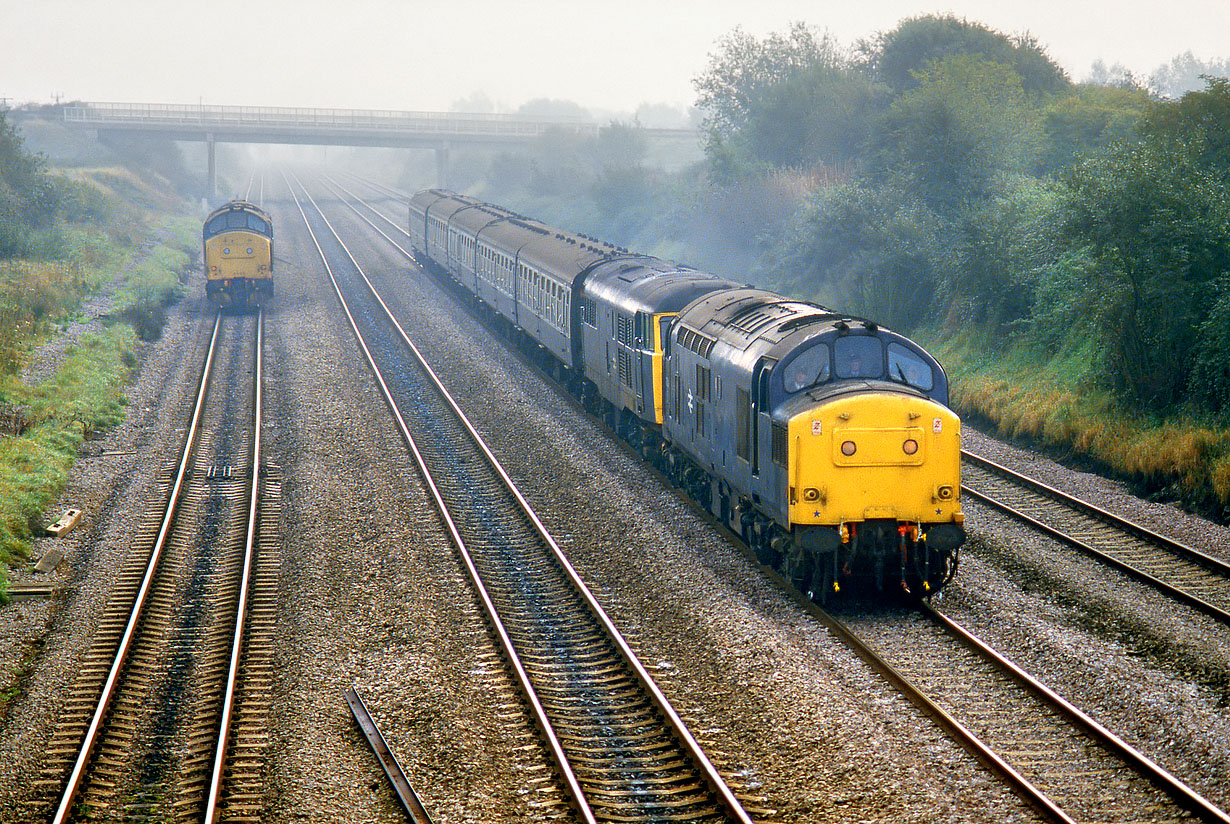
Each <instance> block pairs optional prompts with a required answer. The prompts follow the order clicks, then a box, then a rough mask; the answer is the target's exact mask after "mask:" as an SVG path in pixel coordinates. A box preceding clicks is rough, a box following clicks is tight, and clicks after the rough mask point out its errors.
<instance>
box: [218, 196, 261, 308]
mask: <svg viewBox="0 0 1230 824" xmlns="http://www.w3.org/2000/svg"><path fill="white" fill-rule="evenodd" d="M201 240H202V243H203V244H204V248H205V255H204V260H205V295H206V297H208V298H209V299H210V300H211V301H213V302H214V303H216V304H218V305H219V306H226V307H231V308H238V309H242V308H245V307H249V306H263V305H264V304H265V302H266V301H268V300H269V299H270V298H272V297H273V219H272V218H271V217H270V216H269V214H268V213H267V212H266V211H264V210H263V209H261V208H260V207H259V206H257V205H255V204H253V203H249V202H247V201H246V200H232V201H230V202H229V203H224V204H223V205H222V206H219V207H218V208H217V209H215V210H214V211H213V212H212V213H211V214H210V215H209V217H207V218H206V219H205V225H204V226H203V227H202V231H201Z"/></svg>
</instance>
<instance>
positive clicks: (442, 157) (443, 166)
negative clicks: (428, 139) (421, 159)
mask: <svg viewBox="0 0 1230 824" xmlns="http://www.w3.org/2000/svg"><path fill="white" fill-rule="evenodd" d="M436 187H437V188H440V189H447V188H448V144H447V143H441V144H440V145H439V146H437V147H436Z"/></svg>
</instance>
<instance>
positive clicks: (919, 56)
mask: <svg viewBox="0 0 1230 824" xmlns="http://www.w3.org/2000/svg"><path fill="white" fill-rule="evenodd" d="M863 51H864V53H865V55H866V59H867V62H868V63H869V64H870V65H871V67H872V68H873V70H874V71H875V72H876V74H877V76H878V77H879V78H880V79H881V80H883V81H884V82H885V83H887V84H888V85H889V86H890V87H892V89H893V90H894V91H897V92H902V91H906V90H908V89H911V88H913V87H914V86H916V85H917V84H918V82H919V80H918V77H919V75H921V74H923V73H925V72H926V71H927V70H928V68H929V67H930V66H932V65H933V64H935V63H937V62H939V61H942V60H945V59H947V58H950V57H953V56H955V55H980V56H982V57H983V58H984V59H986V60H991V61H995V62H997V63H1003V64H1005V65H1008V66H1011V67H1012V69H1013V70H1014V71H1015V72H1016V74H1017V75H1018V76H1019V77H1020V78H1021V87H1022V88H1023V89H1025V91H1028V92H1059V91H1063V90H1064V89H1066V88H1067V87H1068V86H1069V81H1068V78H1067V75H1066V74H1065V73H1064V71H1063V69H1062V68H1060V67H1059V65H1058V64H1056V63H1055V61H1053V60H1051V58H1050V57H1049V56H1047V54H1046V52H1045V51H1044V50H1043V49H1042V47H1041V46H1039V45H1038V41H1037V40H1036V39H1035V38H1033V37H1032V36H1030V35H1016V36H1010V35H1006V34H1003V33H1002V32H998V31H995V30H994V29H991V28H988V27H987V26H984V25H982V24H981V23H973V22H970V21H968V20H963V19H959V18H956V17H953V16H952V15H925V16H923V17H914V18H911V19H909V20H904V21H902V22H901V24H900V25H898V26H897V28H895V29H893V30H892V31H889V32H886V33H883V34H881V35H879V36H878V37H877V38H876V39H875V40H874V41H872V42H870V43H865V44H864V45H863Z"/></svg>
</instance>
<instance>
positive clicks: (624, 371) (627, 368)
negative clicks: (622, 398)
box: [619, 349, 632, 389]
mask: <svg viewBox="0 0 1230 824" xmlns="http://www.w3.org/2000/svg"><path fill="white" fill-rule="evenodd" d="M619 382H620V383H622V384H623V385H624V386H626V387H628V388H629V389H631V388H632V356H631V355H630V354H628V352H627V350H625V349H620V350H619Z"/></svg>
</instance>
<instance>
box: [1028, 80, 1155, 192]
mask: <svg viewBox="0 0 1230 824" xmlns="http://www.w3.org/2000/svg"><path fill="white" fill-rule="evenodd" d="M1153 108H1154V106H1153V101H1152V100H1151V99H1150V98H1149V94H1148V92H1146V91H1145V90H1144V89H1141V88H1136V87H1124V86H1101V85H1094V84H1084V85H1080V86H1077V87H1076V88H1075V89H1074V90H1073V92H1072V94H1068V95H1063V96H1060V97H1058V98H1056V99H1054V100H1053V101H1052V102H1050V103H1049V104H1047V105H1046V106H1045V108H1044V109H1043V111H1042V115H1043V118H1044V123H1043V132H1044V135H1045V140H1044V145H1043V149H1042V157H1041V171H1042V172H1043V173H1055V172H1059V171H1062V170H1063V169H1064V168H1065V167H1067V166H1069V165H1071V164H1072V163H1074V162H1077V161H1079V160H1081V159H1082V158H1083V157H1086V156H1090V155H1094V154H1098V153H1100V152H1103V151H1107V150H1109V149H1111V148H1112V147H1113V146H1114V145H1115V144H1117V143H1121V142H1124V141H1129V140H1134V139H1136V136H1137V130H1138V127H1139V124H1140V123H1141V121H1142V120H1143V118H1144V117H1145V115H1146V114H1148V113H1149V112H1150V110H1151V109H1153Z"/></svg>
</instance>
